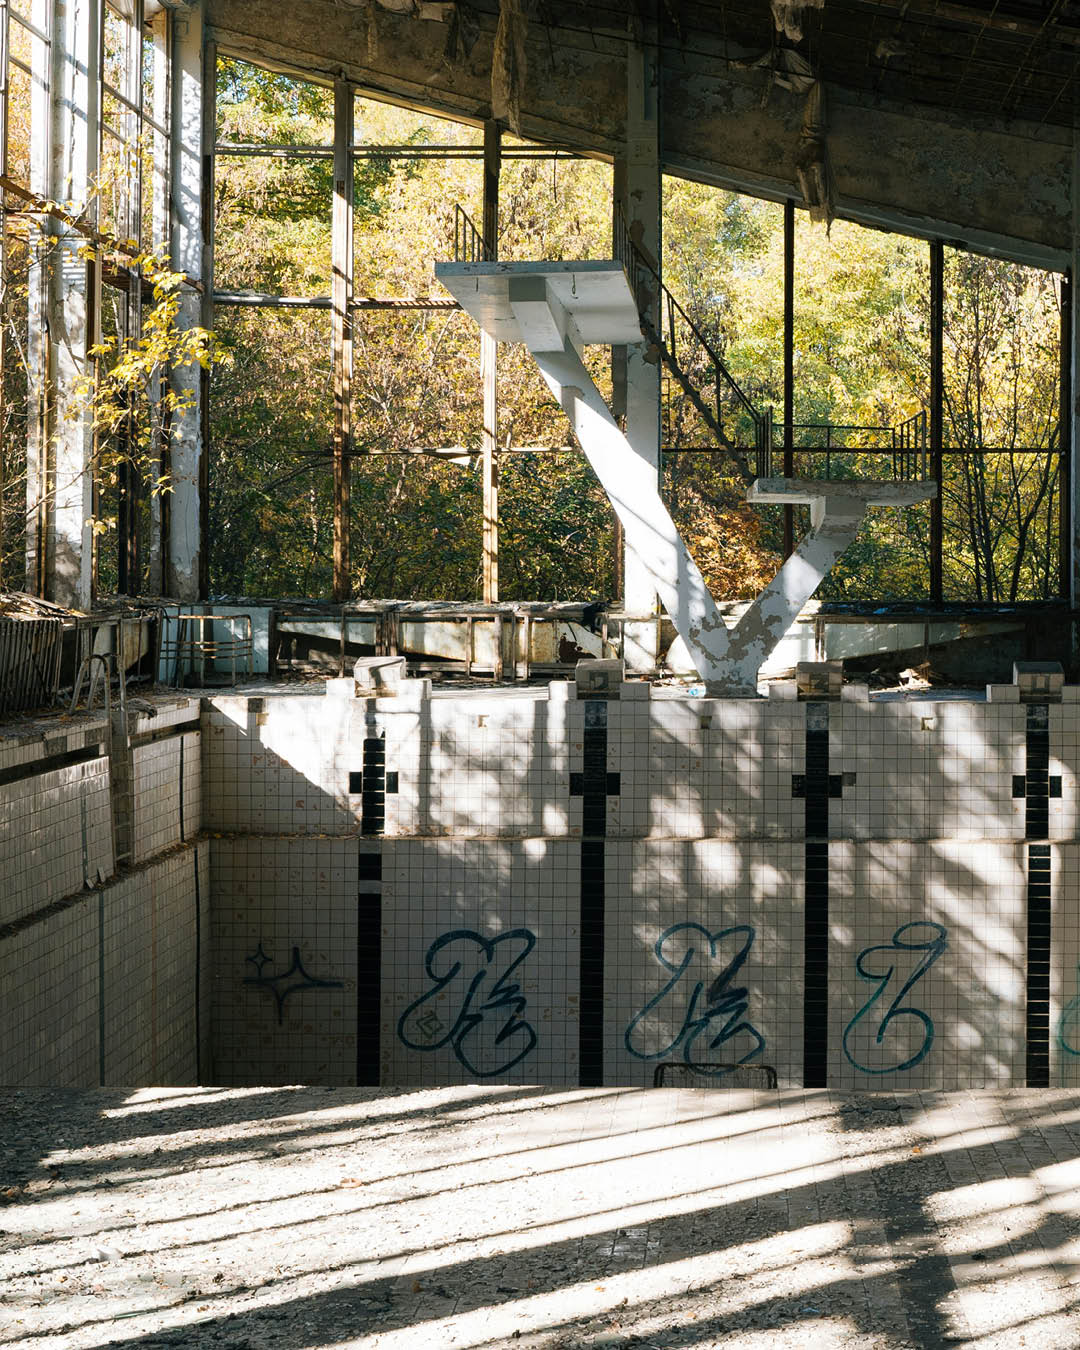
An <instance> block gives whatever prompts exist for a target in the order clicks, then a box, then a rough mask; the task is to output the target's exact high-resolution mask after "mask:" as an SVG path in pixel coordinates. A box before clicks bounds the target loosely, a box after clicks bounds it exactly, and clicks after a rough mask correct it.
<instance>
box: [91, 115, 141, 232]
mask: <svg viewBox="0 0 1080 1350" xmlns="http://www.w3.org/2000/svg"><path fill="white" fill-rule="evenodd" d="M102 122H103V127H102V135H101V161H100V164H99V166H98V173H97V179H96V183H97V197H98V227H99V229H101V230H102V231H103V232H104V233H106V234H111V235H115V236H116V238H117V239H121V240H129V239H135V238H136V237H137V236H138V229H139V222H138V200H137V193H138V178H139V167H140V165H139V151H138V145H137V143H136V142H135V141H134V140H132V141H130V142H129V141H127V140H125V139H122V138H123V137H125V136H127V135H133V132H134V125H133V124H134V122H135V118H133V117H132V116H131V114H130V113H128V112H127V111H126V110H125V109H124V108H123V107H122V105H120V104H119V103H117V101H116V100H115V99H114V98H113V97H112V95H111V94H106V95H105V96H104V97H103V99H102Z"/></svg>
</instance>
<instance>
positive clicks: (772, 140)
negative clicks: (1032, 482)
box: [207, 0, 1080, 267]
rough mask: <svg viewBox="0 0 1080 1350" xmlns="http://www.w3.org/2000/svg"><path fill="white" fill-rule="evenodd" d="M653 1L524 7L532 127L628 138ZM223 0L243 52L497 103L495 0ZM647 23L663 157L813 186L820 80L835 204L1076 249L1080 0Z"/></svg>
mask: <svg viewBox="0 0 1080 1350" xmlns="http://www.w3.org/2000/svg"><path fill="white" fill-rule="evenodd" d="M504 3H505V0H504ZM646 3H647V0H646ZM643 7H644V5H643V4H639V3H635V2H634V0H630V2H629V3H628V0H596V2H595V3H593V2H590V3H588V4H586V3H584V2H581V3H578V2H577V0H574V2H573V3H566V2H565V0H532V3H531V4H529V5H527V11H528V15H529V19H528V30H527V36H526V40H525V48H524V56H525V61H524V70H523V74H522V79H521V84H520V104H521V122H520V126H521V132H522V134H524V135H526V136H528V137H531V138H536V139H538V140H546V141H555V142H558V143H561V144H567V145H571V146H575V147H579V148H581V149H583V150H588V151H592V152H594V153H599V154H602V155H613V154H614V153H616V152H617V151H618V150H619V149H620V148H621V147H622V140H623V127H624V121H625V113H626V97H625V57H626V51H627V44H628V42H629V41H631V40H632V38H633V37H634V36H636V35H638V34H640V33H641V32H642V30H641V28H640V17H639V16H640V13H641V12H642V9H643ZM207 13H208V19H209V22H210V24H211V27H212V30H213V32H214V35H215V37H216V38H217V40H218V43H219V46H220V48H221V49H222V50H225V51H229V52H231V53H233V54H235V55H238V56H242V57H246V58H247V59H249V60H252V61H257V62H258V61H261V62H263V63H268V64H271V65H275V66H278V67H280V68H285V69H290V70H294V71H296V72H298V73H305V74H307V75H309V76H310V77H312V78H315V79H320V80H329V79H333V78H335V77H337V76H341V75H344V76H345V77H346V78H348V79H350V80H353V81H354V82H355V83H356V84H357V85H359V86H360V87H361V88H362V89H364V90H365V91H367V92H369V93H371V94H373V95H375V96H377V97H384V98H389V99H392V100H394V101H402V102H406V103H410V104H413V105H415V106H419V107H424V108H428V109H430V110H431V111H434V112H442V113H446V114H449V115H452V116H456V117H461V118H465V119H467V120H473V121H480V120H483V119H484V118H486V117H488V116H490V115H491V107H492V54H493V47H494V41H495V33H496V28H497V24H498V0H476V2H475V3H474V2H473V0H468V2H466V0H457V3H451V2H450V0H438V2H436V3H431V2H430V0H290V3H289V4H288V5H282V4H280V3H278V0H207ZM645 33H646V39H647V40H649V41H651V42H653V43H655V44H656V45H657V46H658V49H659V54H660V59H661V70H662V81H663V89H662V104H663V111H662V124H663V132H662V155H663V162H664V167H665V169H666V170H667V171H668V172H672V173H677V174H682V175H685V176H688V177H694V178H699V179H702V180H703V181H707V182H712V183H715V184H717V185H718V186H723V187H730V188H734V189H737V190H740V191H749V192H754V193H757V194H759V195H764V196H770V197H776V198H781V197H785V196H794V197H795V199H796V201H801V199H802V197H801V191H800V187H799V182H800V180H799V176H798V174H797V171H796V165H797V161H798V156H799V153H800V145H801V138H800V131H801V128H802V125H803V119H804V113H805V111H806V103H807V91H808V89H809V88H810V86H811V85H812V84H814V83H815V82H819V84H820V88H821V89H822V90H823V91H824V93H825V100H824V109H825V119H824V132H825V143H826V145H827V155H828V163H829V169H830V173H831V179H832V185H833V198H832V200H833V206H834V208H835V211H836V213H837V214H838V215H839V216H842V217H849V218H851V219H855V220H861V221H863V222H865V223H868V224H875V225H881V226H885V227H889V228H896V229H901V230H906V231H908V232H910V233H914V234H919V235H926V236H929V237H940V238H945V239H947V240H955V241H956V242H962V243H964V244H966V245H968V246H969V247H974V248H977V249H980V250H983V251H986V252H990V253H998V254H1001V255H1003V256H1009V257H1013V258H1016V259H1017V260H1019V261H1023V262H1029V263H1033V264H1036V265H1041V266H1048V267H1063V266H1065V265H1067V264H1068V262H1069V260H1070V257H1071V251H1072V238H1073V203H1072V179H1073V132H1072V126H1073V119H1074V115H1075V112H1076V104H1077V100H1078V95H1080V90H1078V87H1077V77H1078V62H1080V0H997V3H994V2H993V0H989V3H987V4H978V5H977V4H967V3H957V2H950V0H809V3H804V2H803V0H771V3H770V0H697V2H695V3H681V2H679V0H664V3H662V4H660V6H659V11H658V21H657V24H656V26H655V27H654V28H653V29H652V30H645Z"/></svg>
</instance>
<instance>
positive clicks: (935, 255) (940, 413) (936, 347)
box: [930, 239, 945, 605]
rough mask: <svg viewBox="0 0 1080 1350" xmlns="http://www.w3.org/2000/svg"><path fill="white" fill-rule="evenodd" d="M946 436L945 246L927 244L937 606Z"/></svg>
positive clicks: (932, 586) (932, 584)
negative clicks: (935, 493)
mask: <svg viewBox="0 0 1080 1350" xmlns="http://www.w3.org/2000/svg"><path fill="white" fill-rule="evenodd" d="M944 433H945V245H944V244H943V243H942V242H941V240H940V239H934V240H931V242H930V464H931V476H932V477H933V479H934V481H935V482H936V483H937V485H938V490H937V496H936V497H934V498H933V499H932V501H931V502H930V601H931V603H932V604H936V605H940V604H941V602H942V599H943V587H944V568H943V552H944V534H945V531H944V517H943V514H942V502H941V492H942V483H943V474H942V441H943V440H944Z"/></svg>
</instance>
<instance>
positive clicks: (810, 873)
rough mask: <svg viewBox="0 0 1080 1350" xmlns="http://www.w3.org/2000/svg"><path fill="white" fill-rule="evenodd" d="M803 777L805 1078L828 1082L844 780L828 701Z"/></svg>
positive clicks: (819, 707)
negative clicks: (832, 838) (833, 867)
mask: <svg viewBox="0 0 1080 1350" xmlns="http://www.w3.org/2000/svg"><path fill="white" fill-rule="evenodd" d="M832 777H837V775H833V776H832ZM799 780H800V781H799V783H798V784H797V785H796V784H795V783H794V782H793V784H792V791H793V793H794V794H795V795H798V796H801V797H803V799H804V800H805V803H806V807H805V818H806V844H805V867H806V875H805V907H804V919H803V942H804V947H803V1084H804V1086H806V1087H808V1088H822V1087H824V1086H825V1084H826V1079H827V1074H828V1059H829V799H830V797H831V796H832V795H833V791H834V790H835V789H836V788H837V787H838V786H841V785H840V784H834V783H833V782H832V781H831V779H830V774H829V705H828V704H827V703H813V702H812V703H807V705H806V772H805V773H804V774H801V775H799ZM796 787H798V788H799V789H801V791H798V792H796Z"/></svg>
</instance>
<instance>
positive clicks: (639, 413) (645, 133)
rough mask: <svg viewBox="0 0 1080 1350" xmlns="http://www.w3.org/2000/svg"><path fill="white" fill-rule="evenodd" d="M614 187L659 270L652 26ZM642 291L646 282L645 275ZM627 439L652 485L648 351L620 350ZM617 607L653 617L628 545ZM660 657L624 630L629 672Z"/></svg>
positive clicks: (643, 571) (654, 306)
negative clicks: (618, 188) (622, 194)
mask: <svg viewBox="0 0 1080 1350" xmlns="http://www.w3.org/2000/svg"><path fill="white" fill-rule="evenodd" d="M616 181H617V182H618V183H620V184H622V183H625V193H626V196H625V200H624V203H623V213H624V215H625V218H626V224H627V228H628V230H629V233H630V237H631V239H632V240H633V241H634V243H635V244H636V245H637V247H638V248H639V249H640V250H641V251H642V252H643V253H644V254H645V256H646V257H647V258H649V259H651V260H652V261H654V262H655V264H656V267H657V271H659V270H660V266H659V264H660V254H661V217H660V209H661V189H660V58H659V48H658V46H657V41H656V27H655V25H654V24H635V31H634V32H633V33H632V36H631V41H630V42H629V43H628V44H627V57H626V155H625V168H624V167H623V166H619V168H618V170H617V174H616ZM644 277H645V280H644V284H645V285H646V286H648V285H650V284H651V283H652V278H651V277H649V276H648V274H647V273H645V274H644ZM658 300H659V297H658V295H656V294H653V295H652V296H651V297H647V299H646V303H647V308H648V309H649V311H650V313H649V317H650V318H651V320H652V322H653V323H654V325H655V324H657V323H658V320H659V307H658ZM626 439H627V441H628V442H629V444H630V448H631V450H632V452H633V454H634V455H635V456H636V457H637V458H638V459H639V460H641V461H643V462H644V463H645V464H646V465H648V468H649V470H650V473H651V476H652V477H653V479H654V480H658V477H659V469H660V366H659V362H658V361H656V360H651V359H649V351H648V344H646V343H644V342H641V343H636V344H635V345H633V346H631V347H628V348H627V349H626ZM623 604H624V605H625V607H626V609H627V610H628V611H630V612H631V613H633V614H650V613H655V612H656V611H657V596H656V587H655V586H654V584H653V581H652V576H651V573H650V569H649V567H648V566H647V565H646V563H645V561H644V560H643V559H641V558H640V557H638V556H637V555H636V554H635V552H634V550H633V548H632V547H631V546H630V541H629V539H627V540H626V544H625V548H624V564H623ZM658 652H659V622H658V621H654V622H651V623H636V624H628V625H627V627H626V642H625V655H626V663H627V667H628V668H629V669H630V670H640V671H646V670H652V669H653V668H654V667H655V665H656V659H657V655H658Z"/></svg>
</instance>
